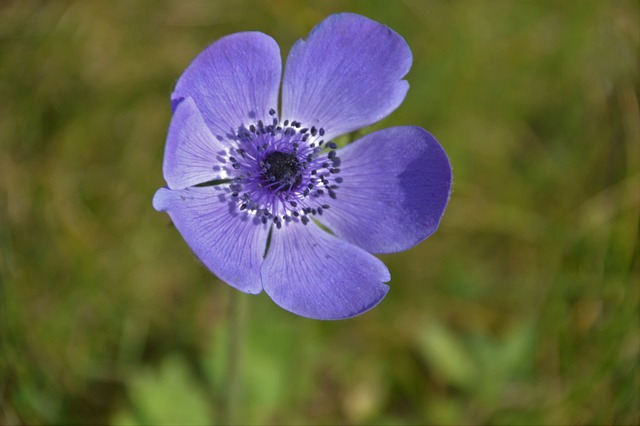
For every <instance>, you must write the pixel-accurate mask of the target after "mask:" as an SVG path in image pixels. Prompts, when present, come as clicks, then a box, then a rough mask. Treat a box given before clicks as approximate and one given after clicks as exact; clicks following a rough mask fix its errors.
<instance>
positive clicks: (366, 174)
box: [319, 126, 451, 253]
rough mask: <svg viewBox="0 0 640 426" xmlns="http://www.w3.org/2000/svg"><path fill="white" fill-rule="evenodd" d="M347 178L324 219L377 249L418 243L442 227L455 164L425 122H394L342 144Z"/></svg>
mask: <svg viewBox="0 0 640 426" xmlns="http://www.w3.org/2000/svg"><path fill="white" fill-rule="evenodd" d="M338 154H339V155H340V158H341V160H342V165H341V169H342V172H341V173H340V177H341V178H342V179H343V182H342V183H340V188H339V189H338V190H337V191H336V194H337V199H336V200H332V202H331V208H330V209H327V210H325V212H324V214H323V215H322V216H321V217H319V220H320V221H321V222H322V223H323V224H325V225H326V226H327V227H329V228H330V229H331V230H332V231H333V232H334V233H335V234H336V236H338V237H339V238H343V239H345V240H347V241H350V242H352V243H353V244H356V245H358V246H360V247H362V248H363V249H365V250H367V251H369V252H371V253H392V252H398V251H402V250H406V249H408V248H410V247H413V246H414V245H416V244H418V243H419V242H421V241H422V240H424V239H425V238H427V237H428V236H429V235H431V234H432V233H433V232H435V230H436V229H437V228H438V225H439V223H440V219H441V218H442V215H443V213H444V210H445V207H446V205H447V202H448V200H449V195H450V192H451V166H450V164H449V159H448V158H447V155H446V153H445V152H444V150H443V149H442V147H441V146H440V144H439V143H438V141H437V140H436V139H435V138H434V137H433V136H432V135H431V134H430V133H429V132H427V131H426V130H424V129H422V128H420V127H413V126H407V127H392V128H389V129H384V130H380V131H377V132H375V133H371V134H369V135H367V136H365V137H363V138H362V139H360V140H358V141H356V142H354V143H352V144H350V145H347V146H346V147H344V148H342V149H339V150H338Z"/></svg>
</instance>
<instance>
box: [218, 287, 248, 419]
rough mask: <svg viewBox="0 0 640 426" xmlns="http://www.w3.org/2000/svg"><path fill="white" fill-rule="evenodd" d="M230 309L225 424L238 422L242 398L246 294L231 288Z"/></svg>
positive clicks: (224, 397)
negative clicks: (239, 404)
mask: <svg viewBox="0 0 640 426" xmlns="http://www.w3.org/2000/svg"><path fill="white" fill-rule="evenodd" d="M230 290H231V295H230V299H229V310H228V313H227V315H228V324H229V336H228V339H229V340H228V349H229V350H228V353H227V377H226V386H225V388H224V389H223V392H225V395H224V396H223V404H222V413H221V417H220V420H221V421H220V423H221V424H223V425H232V424H237V422H238V419H237V417H236V415H237V412H238V401H239V399H240V384H241V375H242V369H241V364H242V347H243V340H244V332H245V329H246V312H245V311H246V309H245V299H246V296H245V295H244V294H243V293H242V292H240V291H237V290H235V289H230Z"/></svg>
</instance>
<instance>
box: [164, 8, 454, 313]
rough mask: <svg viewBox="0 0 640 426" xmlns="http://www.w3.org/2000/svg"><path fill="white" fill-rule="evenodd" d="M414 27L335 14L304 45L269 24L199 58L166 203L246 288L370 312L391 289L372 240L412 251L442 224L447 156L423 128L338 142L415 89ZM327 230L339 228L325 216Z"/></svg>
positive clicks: (226, 274) (219, 266)
mask: <svg viewBox="0 0 640 426" xmlns="http://www.w3.org/2000/svg"><path fill="white" fill-rule="evenodd" d="M411 60H412V56H411V51H410V50H409V47H408V46H407V44H406V42H405V41H404V39H403V38H402V37H401V36H400V35H398V34H397V33H395V32H394V31H392V30H391V29H389V28H388V27H386V26H384V25H381V24H379V23H377V22H375V21H372V20H370V19H368V18H365V17H363V16H359V15H355V14H352V13H341V14H336V15H332V16H329V17H328V18H327V19H325V20H324V21H322V22H321V23H320V24H319V25H317V26H316V27H315V28H314V29H313V31H311V33H310V34H309V36H308V37H307V39H306V40H299V41H298V42H296V44H295V45H294V46H293V48H292V49H291V52H290V53H289V57H288V59H287V62H286V66H285V69H284V77H283V78H282V98H281V106H282V108H281V112H280V113H278V95H279V91H280V81H281V74H282V65H281V58H280V50H279V48H278V45H277V44H276V42H275V41H274V40H273V39H272V38H271V37H269V36H267V35H265V34H263V33H259V32H244V33H237V34H232V35H229V36H227V37H223V38H222V39H220V40H218V41H217V42H215V43H213V44H212V45H211V46H209V47H208V48H207V49H206V50H205V51H204V52H202V53H201V54H200V55H198V57H197V58H196V59H195V60H194V61H193V63H191V65H190V66H189V67H188V68H187V70H186V71H185V72H184V74H183V75H182V76H181V77H180V79H179V80H178V82H177V84H176V87H175V91H174V92H173V94H172V96H171V103H172V108H173V118H172V120H171V124H170V127H169V134H168V136H167V143H166V150H165V156H164V165H163V174H164V178H165V180H166V181H167V186H168V187H167V188H161V189H160V190H158V191H157V192H156V194H155V196H154V199H153V205H154V207H155V209H156V210H158V211H165V212H167V213H168V214H169V216H170V217H171V219H172V221H173V223H174V224H175V226H176V227H177V228H178V231H180V233H181V234H182V236H183V237H184V239H185V241H186V242H187V244H188V245H189V246H190V247H191V249H192V250H193V251H194V252H195V254H196V255H197V256H198V258H199V259H200V260H201V261H202V262H203V263H204V264H205V265H206V266H207V267H208V268H209V269H210V270H211V271H212V272H213V273H214V274H216V275H217V276H218V277H219V278H220V279H222V280H223V281H225V282H227V283H228V284H229V285H231V286H233V287H235V288H236V289H238V290H240V291H243V292H245V293H252V294H258V293H260V292H261V291H262V290H264V291H265V292H266V293H267V294H268V295H269V296H270V297H271V298H272V299H273V300H274V301H275V302H276V303H277V304H278V305H280V306H281V307H283V308H284V309H287V310H289V311H291V312H293V313H295V314H298V315H301V316H305V317H309V318H317V319H340V318H348V317H352V316H355V315H358V314H361V313H363V312H365V311H367V310H369V309H371V308H372V307H373V306H375V305H376V304H377V303H378V302H380V300H382V298H383V297H384V296H385V295H386V294H387V291H388V290H389V287H388V286H387V285H386V284H385V283H386V282H388V281H389V280H390V278H391V277H390V274H389V271H388V270H387V268H386V267H385V265H384V264H383V263H382V262H381V261H380V260H379V259H377V258H376V257H375V256H373V255H372V254H371V253H391V252H398V251H402V250H406V249H408V248H410V247H413V246H414V245H416V244H418V243H419V242H421V241H422V240H424V239H425V238H427V237H428V236H429V235H431V234H432V233H433V232H434V231H435V230H436V228H437V227H438V225H439V223H440V218H441V217H442V215H443V213H444V209H445V206H446V204H447V201H448V199H449V194H450V189H451V166H450V165H449V160H448V158H447V155H446V154H445V152H444V151H443V149H442V147H441V146H440V145H439V144H438V142H437V141H436V140H435V138H434V137H433V136H431V134H429V133H428V132H427V131H425V130H424V129H422V128H419V127H413V126H406V127H393V128H389V129H386V130H380V131H377V132H374V133H371V134H369V135H367V136H364V137H363V138H361V139H360V140H358V141H356V142H354V143H352V144H349V145H347V146H346V147H344V148H340V149H338V147H337V146H336V144H335V143H333V142H331V139H332V138H335V137H336V136H340V135H344V134H346V133H349V132H352V131H354V130H356V129H360V128H362V127H364V126H368V125H370V124H372V123H375V122H377V121H379V120H380V119H382V118H383V117H385V116H387V115H388V114H390V113H391V112H392V111H393V110H395V109H396V108H397V107H398V106H399V105H400V104H401V103H402V101H403V100H404V97H405V95H406V93H407V90H408V88H409V85H408V83H407V82H406V81H405V80H402V78H403V77H404V76H405V74H406V73H407V72H408V71H409V68H410V67H411ZM319 224H320V225H322V226H323V227H324V228H326V229H328V230H329V231H330V232H327V231H326V230H324V229H323V228H321V226H319Z"/></svg>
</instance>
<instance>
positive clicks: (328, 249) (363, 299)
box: [262, 223, 391, 320]
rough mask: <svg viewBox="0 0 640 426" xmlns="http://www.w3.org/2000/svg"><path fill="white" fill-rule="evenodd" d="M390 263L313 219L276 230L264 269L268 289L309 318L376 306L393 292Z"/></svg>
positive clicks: (347, 313) (354, 312)
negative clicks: (326, 228) (324, 227)
mask: <svg viewBox="0 0 640 426" xmlns="http://www.w3.org/2000/svg"><path fill="white" fill-rule="evenodd" d="M390 278H391V277H390V275H389V271H388V270H387V268H386V266H384V264H383V263H382V262H381V261H380V260H379V259H377V258H376V257H374V256H372V255H370V254H369V253H367V252H365V251H364V250H362V249H360V248H358V247H356V246H354V245H353V244H350V243H347V242H345V241H342V240H339V239H338V238H336V237H334V236H332V235H330V234H329V233H327V232H324V231H322V230H321V229H320V228H318V227H317V226H315V225H314V224H312V223H310V224H308V225H306V226H304V225H302V224H300V223H290V224H285V225H284V226H282V228H281V229H277V230H276V229H274V231H273V234H272V236H271V245H270V247H269V251H268V253H267V257H266V259H265V262H264V266H263V268H262V282H263V283H264V290H265V292H266V293H267V294H268V295H269V296H270V297H271V298H272V299H273V301H274V302H276V303H277V304H278V305H280V306H281V307H283V308H284V309H286V310H288V311H290V312H293V313H294V314H297V315H301V316H304V317H307V318H314V319H325V320H328V319H343V318H349V317H353V316H356V315H359V314H361V313H363V312H366V311H368V310H369V309H371V308H373V307H374V306H375V305H377V304H378V302H380V301H381V300H382V298H383V297H384V296H385V295H386V294H387V291H389V286H387V285H386V284H383V282H385V281H389V280H390Z"/></svg>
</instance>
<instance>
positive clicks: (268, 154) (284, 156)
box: [228, 109, 342, 228]
mask: <svg viewBox="0 0 640 426" xmlns="http://www.w3.org/2000/svg"><path fill="white" fill-rule="evenodd" d="M269 114H270V115H271V117H272V122H271V123H270V124H268V125H265V124H264V122H263V121H262V120H260V121H258V122H257V123H256V124H251V125H250V126H249V127H248V128H247V127H246V126H242V127H240V128H239V129H238V131H237V133H236V135H235V137H234V138H233V139H234V141H235V146H234V147H232V148H231V149H230V150H229V156H228V162H229V163H230V164H231V168H230V169H229V170H230V171H229V173H230V175H231V176H230V177H231V179H232V182H231V183H230V185H229V188H230V190H231V196H232V198H233V199H235V200H236V201H237V206H238V208H239V209H240V210H246V211H248V212H250V213H251V214H253V215H255V217H257V218H258V219H259V220H260V221H262V223H265V224H266V223H267V222H269V221H272V222H273V223H274V224H275V225H276V227H277V228H280V227H281V226H282V222H283V221H284V222H301V223H302V224H304V225H306V224H307V223H309V220H310V217H311V216H314V215H321V214H322V212H323V211H324V210H326V209H328V208H329V207H330V201H331V199H335V198H336V197H337V196H336V190H337V189H338V188H339V184H340V183H342V178H341V177H338V176H337V175H338V174H339V173H340V158H339V157H338V155H337V151H336V149H337V145H336V144H335V143H333V142H330V141H328V142H325V140H324V139H323V136H324V134H325V131H324V129H322V128H320V129H317V128H316V127H311V128H306V127H303V126H302V123H300V122H297V121H291V122H289V120H284V121H283V122H280V120H279V119H278V118H276V117H275V115H276V112H275V110H273V109H272V110H271V111H270V112H269Z"/></svg>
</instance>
